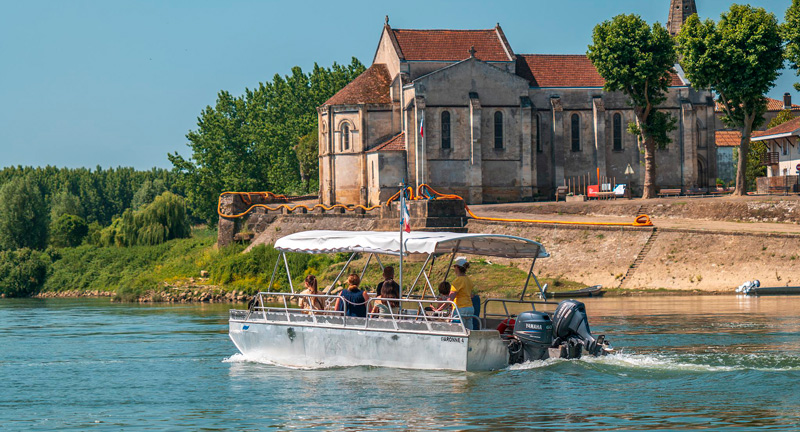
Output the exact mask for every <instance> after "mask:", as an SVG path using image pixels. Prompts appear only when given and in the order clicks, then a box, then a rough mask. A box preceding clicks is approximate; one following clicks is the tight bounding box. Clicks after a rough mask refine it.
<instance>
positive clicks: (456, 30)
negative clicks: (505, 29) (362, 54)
mask: <svg viewBox="0 0 800 432" xmlns="http://www.w3.org/2000/svg"><path fill="white" fill-rule="evenodd" d="M392 30H394V31H454V32H478V31H482V32H493V31H495V29H494V28H490V29H399V28H394V27H392Z"/></svg>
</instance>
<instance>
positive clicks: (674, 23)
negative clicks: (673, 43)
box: [667, 0, 697, 37]
mask: <svg viewBox="0 0 800 432" xmlns="http://www.w3.org/2000/svg"><path fill="white" fill-rule="evenodd" d="M696 13H697V5H696V4H695V2H694V0H670V2H669V18H667V31H668V32H669V34H670V35H671V36H673V37H674V36H676V35H677V34H678V32H680V31H681V26H682V25H683V23H685V22H686V20H687V19H688V18H689V17H690V16H692V15H693V14H696Z"/></svg>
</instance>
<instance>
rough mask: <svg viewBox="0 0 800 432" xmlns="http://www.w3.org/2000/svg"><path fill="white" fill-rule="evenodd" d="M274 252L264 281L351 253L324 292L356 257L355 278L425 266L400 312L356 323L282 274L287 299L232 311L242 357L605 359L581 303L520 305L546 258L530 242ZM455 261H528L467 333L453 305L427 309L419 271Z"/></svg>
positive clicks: (353, 361)
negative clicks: (293, 258) (293, 262)
mask: <svg viewBox="0 0 800 432" xmlns="http://www.w3.org/2000/svg"><path fill="white" fill-rule="evenodd" d="M275 249H277V250H278V251H280V254H279V256H278V260H277V261H276V263H275V267H274V269H273V273H272V280H274V279H275V276H276V274H277V271H278V268H279V267H280V263H281V260H283V264H284V266H283V267H285V270H286V272H287V274H288V273H289V265H288V261H287V259H286V254H287V253H307V254H319V253H341V252H347V253H350V254H351V255H350V258H349V260H348V261H347V263H346V264H345V266H344V267H343V268H342V270H341V271H340V272H339V275H338V276H337V277H336V279H335V280H334V281H333V282H332V283H331V284H330V286H331V287H333V286H335V285H336V282H337V281H338V280H339V279H340V278H341V276H342V275H343V274H344V273H345V271H346V269H347V268H348V267H349V265H350V264H351V263H352V261H353V259H354V257H355V255H356V254H357V253H362V254H367V256H368V258H367V261H366V264H365V266H364V269H363V270H362V271H361V274H362V276H363V274H364V272H365V271H366V270H367V267H368V265H369V263H370V261H371V260H372V259H373V257H375V259H376V261H377V262H378V264H379V265H380V266H381V267H383V264H382V263H381V260H380V256H381V255H390V256H401V254H402V255H403V256H406V255H411V254H414V255H421V256H425V257H426V259H425V263H424V264H423V265H422V267H421V269H420V271H419V274H418V275H417V276H416V278H415V279H414V281H413V283H412V284H410V286H409V287H408V289H405V290H403V288H404V287H402V282H401V299H400V306H399V307H396V308H395V309H392V308H391V307H390V310H389V313H377V314H368V315H367V316H365V317H354V316H348V315H347V313H346V308H347V303H346V302H343V304H344V308H343V310H332V309H333V308H331V307H330V305H332V304H334V303H335V302H336V300H337V298H339V297H338V296H335V295H331V294H330V289H329V290H328V292H326V293H325V294H297V293H295V292H294V287H293V286H292V285H291V280H292V276H291V274H289V275H288V276H289V281H290V290H291V291H292V292H291V293H277V292H261V293H258V294H257V295H256V297H255V301H254V302H253V304H252V306H251V307H250V308H249V309H248V310H232V311H231V313H230V320H229V335H230V338H231V340H232V341H233V343H234V344H235V345H236V347H237V348H238V349H239V351H240V352H242V353H243V354H244V355H245V356H247V357H252V358H257V359H261V360H265V361H268V362H272V363H276V364H279V365H284V366H290V367H302V368H317V367H335V366H361V365H364V366H382V367H398V368H413V369H448V370H459V371H479V370H497V369H502V368H505V367H507V366H508V365H509V364H511V363H515V362H522V361H526V360H542V359H546V358H550V357H566V358H575V357H580V356H581V355H583V354H589V355H602V354H605V353H606V352H608V351H609V350H610V348H609V347H608V343H607V342H606V341H605V338H604V336H599V337H597V338H595V337H594V336H593V335H592V334H591V332H590V330H589V324H588V319H587V317H586V310H585V308H584V305H583V304H582V303H580V302H577V301H574V300H567V301H563V302H561V303H560V304H558V305H557V308H556V310H555V312H554V313H548V312H542V311H537V310H536V306H537V305H538V306H543V305H546V307H553V306H556V304H555V303H549V302H547V301H546V300H544V301H531V300H524V296H525V292H526V290H527V288H528V285H529V283H530V281H531V279H533V281H534V283H535V284H536V285H537V286H538V287H539V290H540V292H541V291H542V288H541V286H540V285H539V282H538V279H537V277H536V275H535V274H534V273H533V267H534V265H535V262H536V260H537V259H539V258H547V257H549V256H550V255H549V254H548V253H547V252H546V251H545V248H544V246H542V245H541V244H540V243H538V242H535V241H533V240H528V239H525V238H521V237H514V236H506V235H497V234H465V233H450V232H412V233H409V234H407V235H406V237H405V238H404V239H403V243H402V247H401V243H400V239H399V238H398V236H397V235H396V234H395V233H389V232H373V231H366V232H365V231H361V232H352V231H307V232H302V233H296V234H291V235H288V236H286V237H283V238H281V239H279V240H278V241H276V243H275ZM457 253H465V254H471V255H483V256H491V257H505V258H515V259H521V258H527V259H532V261H533V262H532V263H531V267H530V271H529V272H528V277H527V279H526V282H525V286H524V287H523V288H522V293H521V295H520V299H519V300H516V299H487V300H486V301H485V302H483V304H482V308H481V310H482V312H483V314H482V315H481V316H479V317H475V318H477V319H476V321H478V329H476V330H470V329H468V328H467V327H468V326H465V325H464V321H465V320H472V319H473V317H467V316H460V315H459V313H458V308H456V305H455V304H454V303H452V302H450V301H441V300H435V294H434V289H433V285H432V283H431V280H430V277H429V275H430V273H431V271H430V269H429V268H428V264H429V263H430V268H431V269H432V268H433V266H434V264H435V260H436V257H437V256H442V255H444V256H446V255H450V261H449V262H450V264H452V263H453V260H454V258H455V255H456V254H457ZM449 267H450V266H448V274H449ZM445 279H447V274H446V275H445ZM272 280H271V281H270V284H269V286H272ZM401 280H402V279H401ZM418 284H419V286H420V289H421V290H422V291H423V293H424V294H427V293H428V291H429V292H430V294H431V296H432V297H433V299H432V300H426V299H425V298H424V297H425V295H424V294H423V295H417V296H415V295H413V294H412V293H413V292H414V290H415V289H416V287H417V285H418ZM298 298H306V300H311V298H317V299H318V300H319V302H317V301H311V302H308V301H307V302H306V303H311V304H324V305H326V306H325V307H323V308H317V309H311V310H309V309H306V310H301V309H298V308H296V307H294V306H293V305H292V302H293V301H294V300H296V299H298ZM384 300H385V301H386V302H387V303H389V304H391V301H389V300H390V299H381V298H380V297H375V298H370V299H369V300H368V301H367V304H366V307H367V310H372V307H371V306H372V305H373V304H374V302H377V301H384ZM276 302H277V304H276ZM442 303H447V304H449V306H450V307H449V308H447V309H448V310H451V311H452V312H449V313H448V314H441V313H437V312H432V311H431V310H430V309H431V306H432V305H433V304H439V305H441V304H442ZM521 307H524V308H528V307H529V308H530V310H528V311H526V312H523V313H520V314H519V316H515V315H514V314H513V312H514V311H515V310H517V309H519V308H521ZM487 309H491V310H490V311H487ZM501 322H503V323H505V325H507V326H508V325H510V326H511V328H513V332H509V333H508V334H505V335H503V334H501V333H500V332H499V331H498V330H497V329H496V328H495V327H496V326H497V325H498V324H500V323H501Z"/></svg>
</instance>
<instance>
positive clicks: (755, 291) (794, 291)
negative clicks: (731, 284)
mask: <svg viewBox="0 0 800 432" xmlns="http://www.w3.org/2000/svg"><path fill="white" fill-rule="evenodd" d="M746 294H747V295H755V296H766V295H800V287H762V288H751V289H750V290H748V291H747V292H746Z"/></svg>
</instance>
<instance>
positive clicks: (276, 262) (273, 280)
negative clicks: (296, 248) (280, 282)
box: [267, 252, 283, 291]
mask: <svg viewBox="0 0 800 432" xmlns="http://www.w3.org/2000/svg"><path fill="white" fill-rule="evenodd" d="M282 254H283V252H281V255H282ZM280 262H281V256H280V255H278V258H277V259H276V260H275V267H274V268H273V269H272V277H270V278H269V285H267V291H272V283H273V282H275V274H276V273H278V264H280Z"/></svg>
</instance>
